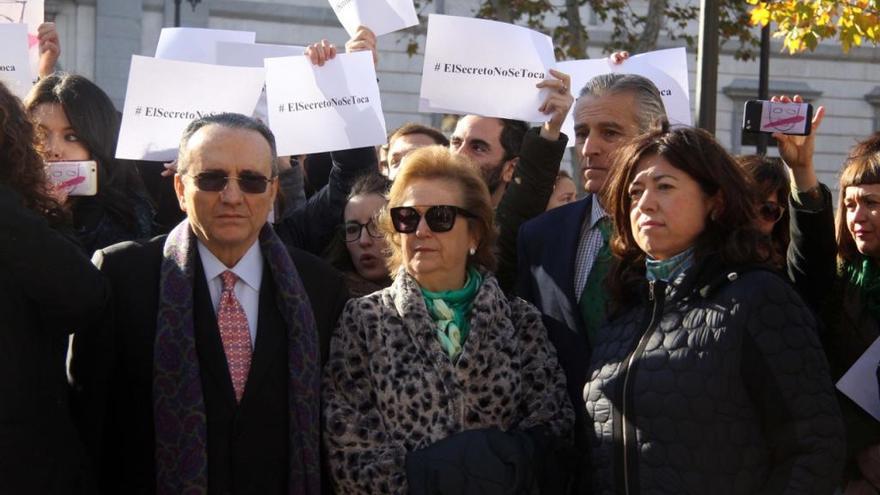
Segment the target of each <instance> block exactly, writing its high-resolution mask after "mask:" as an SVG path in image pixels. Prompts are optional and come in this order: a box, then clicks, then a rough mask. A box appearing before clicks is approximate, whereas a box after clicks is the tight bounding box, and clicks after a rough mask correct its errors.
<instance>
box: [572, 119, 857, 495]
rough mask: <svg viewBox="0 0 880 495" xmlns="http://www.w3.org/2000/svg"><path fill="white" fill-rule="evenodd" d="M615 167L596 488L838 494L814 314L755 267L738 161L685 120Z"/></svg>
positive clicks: (836, 445) (591, 388)
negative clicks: (609, 301) (613, 261)
mask: <svg viewBox="0 0 880 495" xmlns="http://www.w3.org/2000/svg"><path fill="white" fill-rule="evenodd" d="M611 170H612V172H611V176H610V177H609V182H608V187H609V189H608V191H607V193H606V194H607V195H606V198H605V201H604V204H605V205H607V207H608V208H609V213H610V215H611V217H612V219H613V221H614V229H613V237H612V242H611V246H612V252H613V253H614V255H615V256H616V257H618V258H619V263H618V264H617V266H616V267H615V268H614V272H613V274H612V276H611V277H610V281H611V282H610V285H611V295H612V298H613V299H612V301H613V306H612V310H611V312H610V313H609V320H608V323H607V324H606V325H604V326H603V327H602V328H601V329H600V330H599V332H598V333H597V335H596V339H595V345H594V347H593V349H592V353H591V355H590V366H589V370H590V371H589V375H588V376H589V377H590V378H589V381H588V382H587V385H586V387H585V388H584V398H585V401H586V410H587V414H588V415H589V416H590V417H591V418H592V420H593V428H591V429H589V431H590V432H591V437H592V438H591V445H590V454H589V456H590V467H591V469H592V482H593V492H592V493H594V494H613V493H616V494H625V495H629V494H633V495H634V494H638V493H654V494H663V493H669V494H682V493H701V494H702V493H712V494H731V495H733V494H741V495H752V494H756V493H798V494H822V495H828V494H831V493H832V492H833V491H834V486H835V481H836V479H837V476H838V475H839V473H840V468H841V466H842V461H843V425H842V423H841V420H840V411H839V409H838V406H837V403H836V401H835V398H834V386H833V384H832V383H831V379H830V376H829V372H828V364H827V362H826V360H825V356H824V353H823V351H822V347H821V344H820V342H819V337H818V332H817V322H816V320H815V318H814V317H813V315H812V313H811V312H810V310H809V309H808V308H807V307H806V305H805V304H804V303H803V301H802V300H801V298H800V297H799V296H798V294H797V293H796V292H795V290H794V289H793V288H791V287H790V286H789V284H788V282H787V281H786V280H784V279H782V278H781V277H779V276H778V275H776V274H775V271H770V270H768V269H766V268H761V264H762V263H763V261H764V259H765V258H766V252H765V251H766V250H765V248H762V247H761V246H760V242H761V239H762V236H761V235H760V234H759V233H758V232H757V229H756V227H755V210H754V207H753V204H752V201H751V197H752V196H751V194H750V193H749V189H748V183H747V181H746V179H745V177H744V176H743V174H742V171H741V170H740V168H739V167H738V166H737V165H736V163H735V162H734V160H733V158H732V157H730V155H728V154H727V152H726V151H724V149H723V148H722V147H721V146H720V145H719V144H718V143H717V142H716V141H715V139H714V138H713V137H712V136H711V135H710V134H709V133H707V132H705V131H703V130H700V129H692V128H676V129H673V130H668V129H662V130H658V131H655V132H652V133H650V134H647V135H644V136H642V137H640V138H638V139H636V140H635V141H633V142H632V143H630V144H629V145H627V146H626V147H624V148H622V149H621V150H620V151H619V153H618V155H617V156H616V158H615V161H614V164H613V165H612V167H611Z"/></svg>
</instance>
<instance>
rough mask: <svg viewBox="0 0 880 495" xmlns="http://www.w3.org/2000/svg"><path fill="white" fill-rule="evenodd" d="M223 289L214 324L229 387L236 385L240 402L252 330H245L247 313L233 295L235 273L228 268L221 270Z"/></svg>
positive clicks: (249, 362) (249, 361)
mask: <svg viewBox="0 0 880 495" xmlns="http://www.w3.org/2000/svg"><path fill="white" fill-rule="evenodd" d="M220 278H221V279H222V280H223V292H222V293H221V294H220V308H219V309H218V310H217V326H218V327H220V339H221V340H222V341H223V351H224V352H225V353H226V362H227V364H228V365H229V376H230V377H231V378H232V388H234V389H235V402H241V396H242V395H243V394H244V386H245V383H247V377H248V371H250V369H251V334H250V331H249V330H248V320H247V315H245V313H244V309H243V308H242V307H241V304H240V303H239V302H238V298H236V297H235V291H234V290H233V289H234V288H235V281H236V280H238V277H237V276H236V275H235V274H234V273H232V272H231V271H229V270H226V271H225V272H223V273H222V274H220Z"/></svg>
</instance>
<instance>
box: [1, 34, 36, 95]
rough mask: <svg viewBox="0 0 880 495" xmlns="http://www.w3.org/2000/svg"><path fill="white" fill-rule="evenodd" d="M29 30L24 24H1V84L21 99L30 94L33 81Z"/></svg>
mask: <svg viewBox="0 0 880 495" xmlns="http://www.w3.org/2000/svg"><path fill="white" fill-rule="evenodd" d="M27 30H28V27H27V26H26V25H24V24H0V47H3V48H2V49H0V82H2V83H3V84H5V85H6V87H7V88H9V90H10V91H12V94H14V95H15V96H18V97H19V98H24V97H25V96H26V95H27V94H28V91H30V89H31V86H32V81H33V79H32V78H31V69H30V63H29V62H28V41H27V40H28V32H27Z"/></svg>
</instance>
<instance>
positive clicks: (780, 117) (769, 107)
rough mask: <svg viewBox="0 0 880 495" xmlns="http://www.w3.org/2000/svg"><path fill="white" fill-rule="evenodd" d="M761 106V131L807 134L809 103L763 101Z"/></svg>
mask: <svg viewBox="0 0 880 495" xmlns="http://www.w3.org/2000/svg"><path fill="white" fill-rule="evenodd" d="M762 103H763V105H762V108H761V127H760V131H761V132H770V133H772V132H781V133H783V134H807V132H806V131H807V125H809V124H810V122H809V121H808V120H807V119H808V118H809V117H808V115H807V114H808V113H809V112H808V110H807V109H808V107H809V104H808V103H781V102H776V101H763V102H762Z"/></svg>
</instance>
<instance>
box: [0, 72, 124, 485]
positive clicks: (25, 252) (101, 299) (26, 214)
mask: <svg viewBox="0 0 880 495" xmlns="http://www.w3.org/2000/svg"><path fill="white" fill-rule="evenodd" d="M35 145H36V137H35V133H34V128H33V125H32V124H31V123H30V121H29V120H28V117H27V114H26V113H25V111H24V108H23V107H22V106H21V103H20V102H19V100H18V98H16V97H15V96H14V95H13V94H12V93H11V92H10V91H9V90H8V89H7V88H6V86H4V85H3V84H2V83H0V212H2V214H0V318H2V323H0V397H2V399H0V493H4V494H7V493H9V494H13V493H40V494H73V493H91V492H90V491H89V489H88V487H87V482H86V476H84V475H85V472H86V462H85V460H84V449H83V447H82V444H81V443H80V440H79V438H78V435H77V431H76V429H75V428H74V423H73V421H72V419H71V411H70V393H71V389H70V386H69V385H68V383H67V375H66V373H65V369H64V366H65V356H66V353H67V342H68V338H69V334H70V332H71V331H72V330H74V329H78V328H84V327H86V326H88V325H89V324H90V323H91V320H92V319H93V318H94V317H96V316H100V315H101V313H102V311H103V308H104V306H105V303H106V299H107V296H108V293H107V287H106V285H105V284H104V281H103V279H102V277H101V273H100V272H98V270H97V269H96V268H95V267H94V266H93V265H92V264H91V263H90V262H89V259H88V258H86V257H85V256H83V254H82V253H81V252H80V250H79V248H78V247H77V246H76V244H75V243H74V242H71V240H69V239H68V237H67V235H64V234H63V232H64V231H65V230H67V229H66V226H67V221H68V219H67V215H66V213H65V212H64V210H63V209H62V208H61V206H60V205H59V204H58V202H57V201H56V200H55V199H54V198H53V197H52V196H51V195H50V194H49V185H48V184H47V181H46V174H45V173H44V171H43V160H42V158H41V157H40V155H39V154H38V153H37V151H36V149H35Z"/></svg>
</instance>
